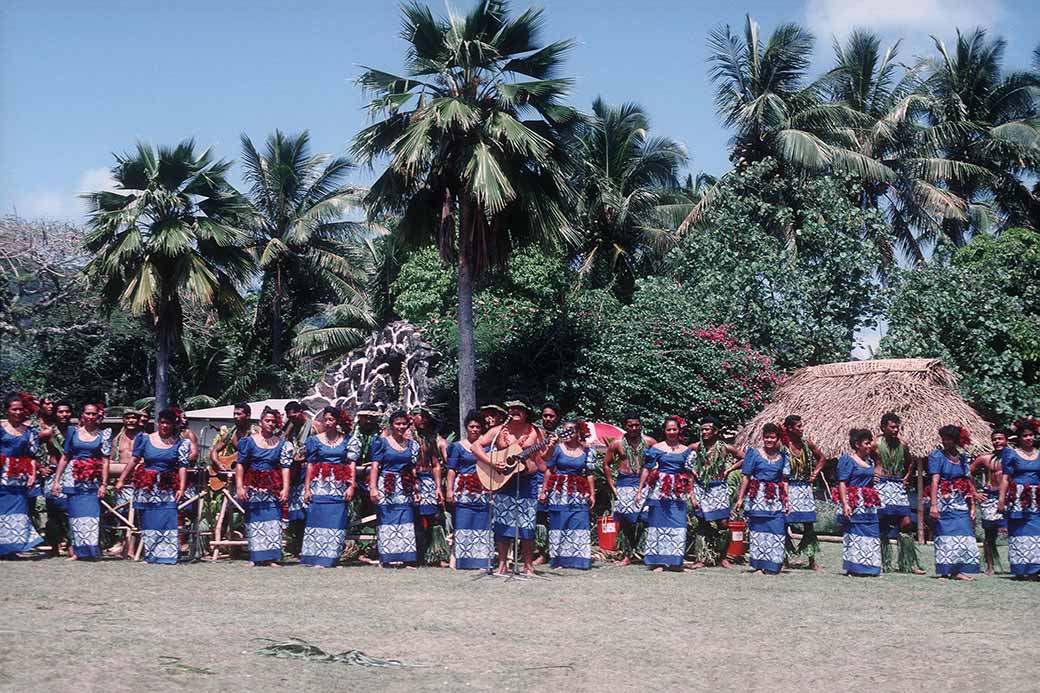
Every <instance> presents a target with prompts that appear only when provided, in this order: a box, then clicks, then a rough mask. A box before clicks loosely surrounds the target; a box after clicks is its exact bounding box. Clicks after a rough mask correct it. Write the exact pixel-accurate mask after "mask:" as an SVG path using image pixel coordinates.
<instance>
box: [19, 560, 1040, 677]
mask: <svg viewBox="0 0 1040 693" xmlns="http://www.w3.org/2000/svg"><path fill="white" fill-rule="evenodd" d="M923 553H924V555H925V556H927V557H928V559H929V560H930V558H931V556H930V554H931V547H927V548H925V549H924V551H923ZM823 562H824V565H825V566H826V567H828V568H829V569H830V570H829V571H828V572H827V573H824V574H813V573H811V572H809V571H806V570H792V571H788V572H785V573H784V574H782V575H780V576H778V577H768V576H753V575H750V574H747V573H745V572H743V571H741V570H732V571H726V570H724V569H721V568H711V569H706V570H700V571H697V572H695V573H688V574H651V573H649V572H648V571H646V570H645V569H644V568H642V567H629V568H617V567H615V566H612V565H609V566H608V565H602V564H597V566H596V567H595V568H594V569H593V570H592V571H589V572H586V573H583V572H579V571H562V570H561V571H556V570H546V571H544V574H545V575H546V577H547V578H548V579H546V580H534V581H525V582H506V581H503V580H502V579H499V578H485V579H481V580H476V581H474V580H473V574H472V573H464V572H455V571H451V570H446V569H433V568H430V569H420V570H417V571H416V570H384V569H380V568H375V567H368V566H360V565H359V566H356V567H355V566H349V567H344V568H338V569H334V570H324V571H321V570H316V569H313V568H305V567H302V566H298V565H295V564H288V565H286V566H284V567H282V568H281V569H272V568H251V567H249V564H247V563H244V562H234V563H228V562H224V563H219V564H195V565H178V566H149V565H146V564H143V563H126V562H122V561H114V560H106V561H103V562H100V563H93V564H91V563H73V562H68V561H65V560H62V559H57V560H55V559H39V560H28V559H27V560H18V561H6V562H3V563H0V595H2V596H0V615H2V619H0V641H2V642H3V644H4V646H3V648H0V688H2V689H3V690H12V691H27V690H35V691H52V690H53V691H67V690H71V689H76V690H79V691H95V690H106V691H122V690H133V691H142V690H146V689H149V688H152V689H157V688H160V687H161V688H162V689H163V690H249V691H274V690H279V689H284V688H287V687H291V688H293V689H297V690H316V689H318V688H324V689H346V690H408V691H414V690H442V689H460V688H467V689H471V690H492V689H495V690H549V689H557V690H560V689H565V690H566V689H569V690H603V689H610V690H612V691H620V690H677V689H697V690H732V689H742V690H766V689H772V690H791V689H794V688H800V689H803V690H828V691H833V690H838V689H844V690H864V691H865V690H878V689H881V690H940V689H960V690H964V689H967V690H973V689H982V688H983V687H986V686H992V685H993V684H997V683H999V686H1000V687H1001V688H1002V689H1004V690H1036V688H1037V680H1038V678H1037V674H1038V672H1040V664H1038V663H1037V661H1038V660H1037V658H1036V653H1035V649H1034V648H1035V645H1036V642H1037V641H1036V637H1037V629H1036V624H1037V618H1038V616H1040V608H1038V603H1040V600H1038V596H1040V584H1037V583H1018V582H1012V581H1011V580H1010V579H1008V578H1006V577H1002V576H997V577H992V578H986V577H981V576H980V577H979V579H978V580H976V581H975V582H974V583H952V582H947V581H940V580H937V579H935V578H933V577H931V576H929V577H914V576H908V575H885V576H883V577H881V578H873V579H870V578H846V577H842V576H841V575H840V574H838V572H837V569H838V568H839V567H840V547H838V546H836V545H833V544H828V545H826V546H825V554H824V560H823ZM293 637H295V638H300V639H302V640H305V641H308V642H310V643H312V644H314V645H317V646H318V647H321V648H322V649H323V650H325V651H326V652H329V653H337V652H342V651H345V650H351V649H358V650H362V651H364V652H365V653H366V654H367V655H370V656H372V657H379V658H392V659H398V660H402V661H403V662H405V663H407V664H410V665H415V666H408V667H395V668H373V667H367V666H356V665H354V666H351V665H345V664H340V663H320V662H310V661H296V660H288V659H275V658H271V657H264V656H260V655H258V654H256V650H257V649H258V648H261V647H263V646H265V645H267V644H269V640H275V641H282V640H286V639H288V638H293ZM265 639H268V640H265Z"/></svg>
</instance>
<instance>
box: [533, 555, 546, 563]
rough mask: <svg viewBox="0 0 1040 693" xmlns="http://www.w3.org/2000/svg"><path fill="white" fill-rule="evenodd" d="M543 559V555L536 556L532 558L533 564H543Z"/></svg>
mask: <svg viewBox="0 0 1040 693" xmlns="http://www.w3.org/2000/svg"><path fill="white" fill-rule="evenodd" d="M545 560H546V559H545V556H538V558H536V559H534V565H543V564H544V563H545Z"/></svg>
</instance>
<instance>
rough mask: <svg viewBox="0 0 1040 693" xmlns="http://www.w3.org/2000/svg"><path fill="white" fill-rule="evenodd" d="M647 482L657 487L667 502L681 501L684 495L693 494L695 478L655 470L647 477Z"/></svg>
mask: <svg viewBox="0 0 1040 693" xmlns="http://www.w3.org/2000/svg"><path fill="white" fill-rule="evenodd" d="M647 482H648V483H649V485H650V486H656V487H657V489H658V491H659V493H660V496H661V498H664V499H665V500H681V499H682V498H683V496H684V495H689V494H690V493H692V492H693V477H691V476H690V475H689V474H687V473H685V472H680V473H679V474H668V473H667V472H659V471H657V470H656V469H655V470H654V471H652V472H650V474H649V476H647Z"/></svg>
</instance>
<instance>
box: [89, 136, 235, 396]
mask: <svg viewBox="0 0 1040 693" xmlns="http://www.w3.org/2000/svg"><path fill="white" fill-rule="evenodd" d="M230 167H231V164H230V162H227V161H217V160H214V159H213V158H212V157H211V155H210V153H209V150H206V151H204V152H202V153H201V154H198V155H196V153H195V143H194V141H193V140H190V139H189V140H185V141H183V142H181V143H180V144H179V145H177V146H176V147H174V148H172V149H171V148H168V147H159V148H158V149H153V148H152V147H151V146H149V145H146V144H142V143H139V144H138V145H137V150H136V152H132V153H128V154H124V155H116V164H115V166H114V167H113V168H112V177H113V178H114V179H115V182H116V187H117V189H116V191H114V192H95V193H89V194H86V195H84V197H85V198H86V199H87V200H88V201H89V203H90V206H91V214H90V218H89V222H88V233H87V236H86V239H85V242H84V245H85V247H86V248H87V249H88V250H89V251H91V252H92V253H94V258H93V259H92V260H91V261H90V262H89V263H88V264H87V266H86V267H85V270H84V271H85V273H86V275H87V278H88V280H89V281H90V282H91V284H92V285H93V286H95V287H97V289H98V290H99V292H100V295H101V298H102V301H103V304H104V305H105V306H106V307H107V308H109V309H112V308H115V307H120V308H123V309H125V310H129V311H131V312H132V313H135V314H144V315H146V316H147V318H148V324H149V325H150V326H151V328H152V329H153V330H154V331H155V336H156V348H155V402H156V406H157V407H158V408H160V409H161V408H163V407H166V406H167V405H168V404H169V393H170V389H169V388H170V383H169V376H170V358H171V356H172V354H173V351H174V349H175V348H176V345H177V344H178V343H179V341H180V336H181V330H182V327H183V312H184V311H183V308H184V303H185V302H195V303H200V304H204V305H210V306H213V307H215V308H216V309H217V310H219V311H230V310H233V309H235V308H238V307H240V306H241V305H242V295H241V293H240V287H241V286H242V284H243V283H244V282H245V281H246V280H247V279H248V278H249V277H250V275H251V273H252V271H253V267H254V261H253V258H252V256H251V255H250V254H249V252H248V251H247V250H246V248H245V247H244V246H245V243H246V241H247V240H248V235H247V234H246V232H245V231H243V230H242V228H241V226H240V225H241V222H242V220H243V218H244V215H245V213H246V211H247V206H246V204H245V201H244V200H243V199H242V197H241V196H240V195H239V194H238V193H237V192H236V191H235V190H234V188H232V187H231V186H230V185H229V184H228V182H227V180H226V179H225V176H226V174H227V171H228V169H229V168H230Z"/></svg>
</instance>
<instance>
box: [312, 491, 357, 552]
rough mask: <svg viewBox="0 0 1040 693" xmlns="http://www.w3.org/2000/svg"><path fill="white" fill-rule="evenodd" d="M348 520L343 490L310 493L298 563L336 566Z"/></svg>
mask: <svg viewBox="0 0 1040 693" xmlns="http://www.w3.org/2000/svg"><path fill="white" fill-rule="evenodd" d="M344 486H345V484H344ZM311 493H312V494H313V490H312V491H311ZM349 520H350V511H349V509H348V508H347V503H346V501H345V500H344V498H343V494H342V493H337V494H335V495H328V496H324V495H323V496H316V495H311V504H310V505H309V506H308V507H307V528H306V529H304V530H303V547H302V548H301V549H300V563H303V564H305V565H320V566H324V567H326V568H331V567H332V566H334V565H336V561H338V560H339V556H340V554H341V553H343V545H344V544H345V543H346V539H347V525H348V524H349Z"/></svg>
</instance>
